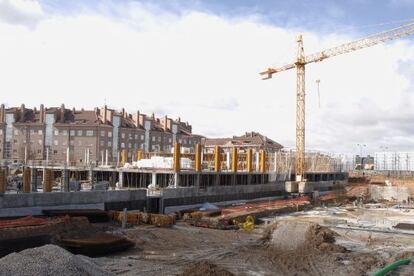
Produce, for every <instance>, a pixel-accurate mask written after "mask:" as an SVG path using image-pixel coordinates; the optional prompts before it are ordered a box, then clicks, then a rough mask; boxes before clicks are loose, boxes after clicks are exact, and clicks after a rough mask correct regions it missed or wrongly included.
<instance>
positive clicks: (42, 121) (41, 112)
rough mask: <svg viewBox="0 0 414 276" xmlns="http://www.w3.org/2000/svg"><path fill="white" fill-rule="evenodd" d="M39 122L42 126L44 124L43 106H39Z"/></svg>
mask: <svg viewBox="0 0 414 276" xmlns="http://www.w3.org/2000/svg"><path fill="white" fill-rule="evenodd" d="M39 122H40V123H41V124H43V123H44V122H45V107H44V105H43V104H41V105H40V111H39Z"/></svg>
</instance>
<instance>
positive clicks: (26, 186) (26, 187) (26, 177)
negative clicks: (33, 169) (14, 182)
mask: <svg viewBox="0 0 414 276" xmlns="http://www.w3.org/2000/svg"><path fill="white" fill-rule="evenodd" d="M23 192H24V193H30V169H29V168H24V169H23Z"/></svg>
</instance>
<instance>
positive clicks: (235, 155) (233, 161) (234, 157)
mask: <svg viewBox="0 0 414 276" xmlns="http://www.w3.org/2000/svg"><path fill="white" fill-rule="evenodd" d="M238 164H239V155H238V152H237V148H236V147H234V148H233V152H232V154H231V171H232V172H235V173H236V172H237V166H238Z"/></svg>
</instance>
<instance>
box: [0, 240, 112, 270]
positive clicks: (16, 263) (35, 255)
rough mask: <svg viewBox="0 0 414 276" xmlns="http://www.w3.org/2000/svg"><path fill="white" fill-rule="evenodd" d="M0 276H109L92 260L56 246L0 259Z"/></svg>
mask: <svg viewBox="0 0 414 276" xmlns="http://www.w3.org/2000/svg"><path fill="white" fill-rule="evenodd" d="M0 275H4V276H6V275H32V276H49V275H50V276H54V275H60V276H90V275H96V276H98V275H100V276H111V275H114V274H112V273H110V272H108V271H105V270H104V269H102V268H100V267H99V266H98V265H97V264H95V263H94V262H93V261H92V259H89V258H87V257H85V256H82V255H73V254H71V253H69V252H68V251H66V250H65V249H63V248H61V247H59V246H56V245H45V246H42V247H38V248H32V249H26V250H23V251H21V252H19V253H12V254H9V255H7V256H5V257H3V258H1V259H0Z"/></svg>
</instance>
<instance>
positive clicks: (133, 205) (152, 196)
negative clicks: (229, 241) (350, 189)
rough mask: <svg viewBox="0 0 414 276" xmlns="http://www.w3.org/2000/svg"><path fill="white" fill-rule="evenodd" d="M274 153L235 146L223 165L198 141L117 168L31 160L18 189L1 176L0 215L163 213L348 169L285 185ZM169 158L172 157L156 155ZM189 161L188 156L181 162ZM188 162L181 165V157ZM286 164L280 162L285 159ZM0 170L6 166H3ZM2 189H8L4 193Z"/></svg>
mask: <svg viewBox="0 0 414 276" xmlns="http://www.w3.org/2000/svg"><path fill="white" fill-rule="evenodd" d="M275 156H276V155H274V154H273V155H272V153H266V152H265V151H260V156H259V161H258V164H256V165H255V166H254V163H255V162H254V160H253V154H252V150H251V149H249V150H248V151H247V153H246V154H243V153H239V152H238V149H237V148H234V149H233V151H232V153H231V159H230V162H229V163H230V166H229V167H228V168H224V167H222V166H221V164H222V162H223V161H224V162H225V161H226V160H223V159H222V157H223V158H224V157H225V155H224V156H223V155H222V150H221V149H220V148H219V147H216V148H215V151H214V154H213V156H210V155H209V154H208V153H205V154H203V152H202V151H201V145H196V147H195V153H194V154H182V153H181V150H180V145H179V144H175V145H174V154H173V156H172V157H171V158H172V160H173V162H172V164H171V167H169V168H164V169H159V168H156V167H140V166H139V164H140V163H139V162H137V163H136V164H133V165H131V166H130V165H128V166H127V165H126V166H119V167H108V166H98V167H93V166H89V167H84V166H83V167H79V166H69V167H68V166H66V165H64V166H60V165H59V166H56V165H47V164H42V165H35V164H34V165H31V166H28V167H26V168H24V170H23V174H22V175H23V185H22V190H21V192H23V193H20V194H11V193H8V192H6V188H7V187H5V185H6V183H5V179H4V177H0V190H1V191H3V194H2V195H1V196H0V216H5V215H7V216H10V215H12V214H14V215H15V216H20V215H29V214H32V215H36V214H40V212H41V210H42V209H47V208H53V209H54V208H100V209H106V210H121V209H123V208H128V209H141V210H143V209H144V208H145V209H146V210H147V211H151V212H165V211H166V210H168V208H171V207H174V208H186V207H188V206H193V205H197V204H202V203H204V202H225V201H233V200H250V199H258V198H266V197H277V196H286V195H288V194H290V193H298V192H299V193H312V192H313V191H327V190H331V189H332V188H333V186H334V184H335V183H336V184H342V185H345V184H346V183H347V174H346V173H340V172H326V173H308V174H307V175H306V178H307V179H308V182H307V186H306V187H293V186H287V185H286V183H287V182H286V181H288V180H289V179H290V177H291V175H290V171H289V170H287V171H285V170H282V169H280V168H278V166H277V160H276V158H275ZM156 158H170V157H156ZM185 160H187V161H185ZM188 160H190V162H189V164H190V167H188V168H183V164H184V163H183V162H184V161H185V162H188ZM283 163H284V162H283ZM1 172H2V173H1V175H0V176H2V175H4V173H5V172H6V169H1ZM4 192H6V193H4Z"/></svg>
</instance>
